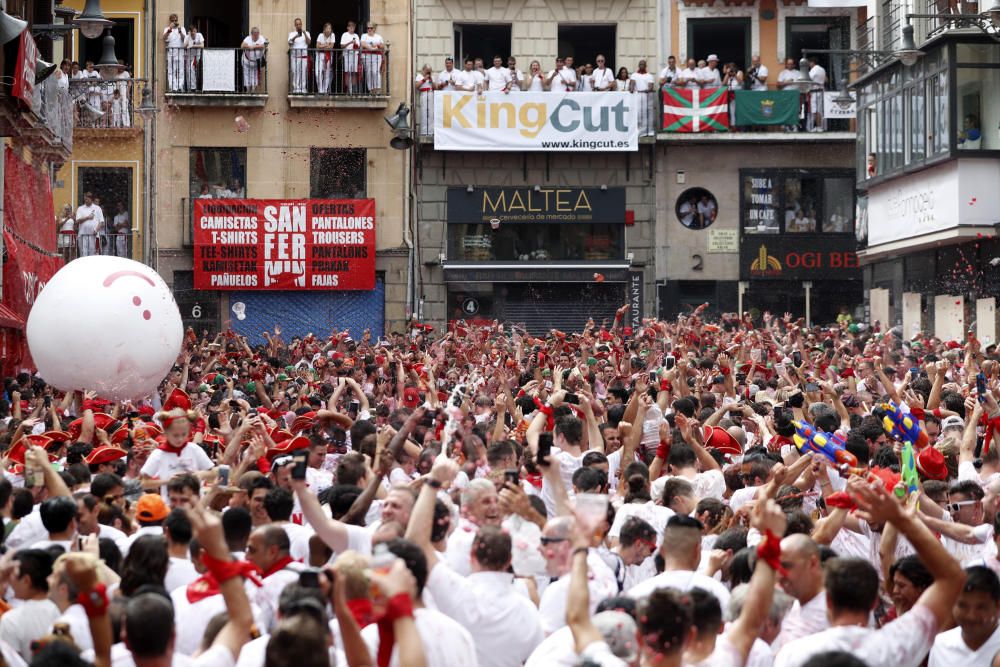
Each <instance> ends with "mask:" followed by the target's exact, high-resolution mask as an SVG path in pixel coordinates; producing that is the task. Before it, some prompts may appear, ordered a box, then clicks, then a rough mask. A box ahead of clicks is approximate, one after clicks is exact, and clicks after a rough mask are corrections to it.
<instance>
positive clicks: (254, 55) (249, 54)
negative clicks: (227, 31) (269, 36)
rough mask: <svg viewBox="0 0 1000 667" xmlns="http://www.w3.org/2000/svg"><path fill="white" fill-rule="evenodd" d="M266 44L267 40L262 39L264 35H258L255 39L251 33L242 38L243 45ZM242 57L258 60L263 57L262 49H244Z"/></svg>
mask: <svg viewBox="0 0 1000 667" xmlns="http://www.w3.org/2000/svg"><path fill="white" fill-rule="evenodd" d="M266 44H267V40H266V39H264V35H258V37H257V39H256V40H255V39H254V38H253V35H247V36H246V37H245V38H244V39H243V46H264V45H266ZM243 57H244V58H246V59H247V60H260V59H261V58H263V57H264V50H263V49H257V50H253V51H244V52H243Z"/></svg>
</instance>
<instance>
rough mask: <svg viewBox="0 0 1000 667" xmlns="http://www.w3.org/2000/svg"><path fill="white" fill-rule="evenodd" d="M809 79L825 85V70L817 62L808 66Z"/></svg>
mask: <svg viewBox="0 0 1000 667" xmlns="http://www.w3.org/2000/svg"><path fill="white" fill-rule="evenodd" d="M809 79H810V80H811V81H812V82H813V83H815V84H817V85H820V86H825V85H826V70H825V69H823V68H822V67H820V65H819V64H818V63H817V64H816V65H813V66H812V67H811V68H809Z"/></svg>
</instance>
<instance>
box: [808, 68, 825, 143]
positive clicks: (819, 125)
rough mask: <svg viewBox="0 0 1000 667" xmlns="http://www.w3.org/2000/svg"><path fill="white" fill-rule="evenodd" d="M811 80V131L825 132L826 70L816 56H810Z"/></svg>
mask: <svg viewBox="0 0 1000 667" xmlns="http://www.w3.org/2000/svg"><path fill="white" fill-rule="evenodd" d="M809 80H810V81H812V84H813V85H812V90H811V91H810V93H809V128H808V129H809V131H810V132H822V131H823V118H822V111H823V90H824V89H825V88H826V70H825V69H824V68H823V66H822V65H820V64H819V61H818V60H816V56H809Z"/></svg>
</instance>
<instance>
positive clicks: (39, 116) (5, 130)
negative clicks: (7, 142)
mask: <svg viewBox="0 0 1000 667" xmlns="http://www.w3.org/2000/svg"><path fill="white" fill-rule="evenodd" d="M0 97H6V99H8V100H10V102H11V103H9V104H6V103H5V104H0V136H12V137H21V138H22V139H23V140H24V141H25V142H26V143H28V144H29V145H30V146H31V150H32V152H33V153H34V154H35V155H36V156H38V157H40V158H42V159H46V160H51V161H52V162H53V164H55V165H57V166H58V165H61V164H62V163H63V162H65V161H66V160H68V159H69V156H70V154H71V153H72V152H73V102H72V100H71V98H70V94H69V90H68V88H67V87H66V86H65V84H63V85H60V82H59V80H57V79H56V77H54V76H50V77H48V78H47V79H45V80H44V81H42V82H40V83H38V84H35V86H34V88H33V90H31V91H30V97H20V98H16V99H15V98H14V96H13V95H12V94H11V91H10V88H9V87H7V86H5V87H4V88H3V89H2V90H0Z"/></svg>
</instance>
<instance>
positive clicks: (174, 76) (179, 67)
mask: <svg viewBox="0 0 1000 667" xmlns="http://www.w3.org/2000/svg"><path fill="white" fill-rule="evenodd" d="M168 21H169V22H168V23H167V27H166V28H164V29H163V43H164V44H165V45H166V49H167V90H168V91H170V92H179V91H181V90H183V89H184V38H185V37H187V33H186V32H185V31H184V27H183V26H181V24H180V22H179V21H178V20H177V14H171V15H170V18H169V19H168Z"/></svg>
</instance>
